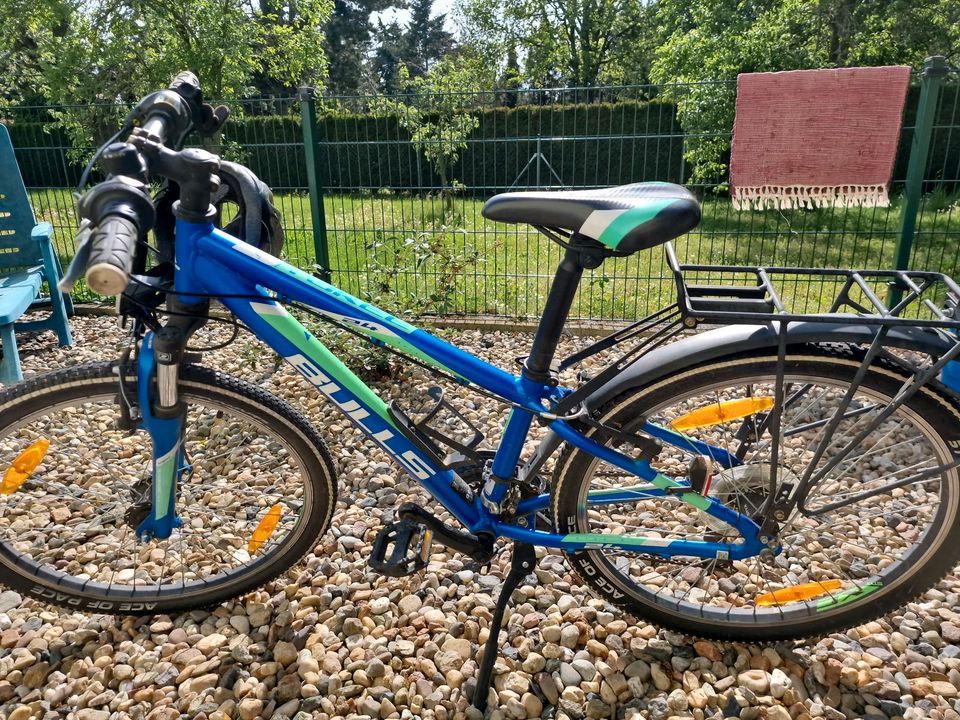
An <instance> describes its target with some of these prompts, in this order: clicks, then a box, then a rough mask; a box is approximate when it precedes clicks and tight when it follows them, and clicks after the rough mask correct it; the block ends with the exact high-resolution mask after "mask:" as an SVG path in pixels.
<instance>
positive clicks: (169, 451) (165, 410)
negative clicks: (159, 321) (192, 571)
mask: <svg viewBox="0 0 960 720" xmlns="http://www.w3.org/2000/svg"><path fill="white" fill-rule="evenodd" d="M184 342H185V341H184V338H183V332H182V331H181V330H180V329H179V328H177V327H163V328H160V329H159V330H158V331H157V332H155V333H154V332H147V333H146V334H145V335H144V336H143V340H142V341H141V345H140V352H139V354H138V356H137V400H138V404H139V405H140V414H141V420H140V427H141V428H143V429H144V430H146V431H147V432H148V433H149V434H150V439H151V440H152V442H153V467H152V483H151V491H150V514H149V515H147V517H146V518H144V520H143V521H142V522H141V523H140V524H139V525H138V526H137V535H138V536H139V537H140V539H141V540H149V539H153V538H157V539H166V538H169V537H170V535H171V533H172V532H173V530H174V528H177V527H180V525H181V524H182V523H181V520H180V518H179V517H178V516H177V513H176V497H177V484H178V482H179V480H180V477H181V475H182V474H183V473H184V472H185V471H187V469H188V468H187V464H186V454H185V452H184V447H183V437H184V427H185V420H186V405H185V404H184V403H182V402H181V401H180V397H179V392H178V387H177V375H178V372H179V368H180V362H181V360H182V359H183V347H184Z"/></svg>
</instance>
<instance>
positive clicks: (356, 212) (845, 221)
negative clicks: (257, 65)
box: [3, 63, 960, 321]
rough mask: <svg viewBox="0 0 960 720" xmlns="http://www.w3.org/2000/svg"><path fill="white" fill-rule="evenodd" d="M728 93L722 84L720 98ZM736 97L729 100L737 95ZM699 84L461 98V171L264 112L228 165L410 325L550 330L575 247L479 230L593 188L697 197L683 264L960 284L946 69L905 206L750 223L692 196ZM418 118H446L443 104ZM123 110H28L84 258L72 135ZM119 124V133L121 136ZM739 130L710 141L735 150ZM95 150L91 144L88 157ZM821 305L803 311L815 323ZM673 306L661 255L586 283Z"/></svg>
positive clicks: (395, 135)
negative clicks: (696, 218) (243, 171)
mask: <svg viewBox="0 0 960 720" xmlns="http://www.w3.org/2000/svg"><path fill="white" fill-rule="evenodd" d="M716 85H718V86H721V85H723V84H722V83H717V84H716ZM723 89H724V90H725V91H727V92H729V91H730V89H731V88H730V87H729V85H726V86H724V88H723ZM683 90H684V87H683V86H653V85H646V86H632V87H608V88H589V89H583V90H512V91H496V92H487V93H470V94H468V93H465V94H460V95H456V96H444V97H443V98H442V100H443V101H444V103H443V104H444V105H445V107H446V108H447V111H449V110H450V107H451V106H452V107H453V114H454V115H457V116H460V117H467V118H471V120H470V126H471V127H469V128H468V129H469V133H467V134H466V135H465V136H464V137H463V138H462V140H463V142H462V143H459V147H458V149H457V152H456V155H457V157H456V159H455V160H453V161H452V162H450V163H449V166H448V167H447V169H446V172H445V173H443V174H441V173H440V172H438V169H437V164H436V163H435V162H431V160H430V153H429V152H425V150H428V151H429V149H430V148H429V147H428V146H429V145H430V144H431V143H434V144H440V143H443V142H449V141H450V140H451V136H450V135H449V134H448V135H445V136H444V135H442V133H441V134H439V135H438V134H437V133H436V132H435V133H433V135H431V134H430V133H429V132H428V133H426V135H425V137H421V138H419V139H420V140H421V142H419V143H418V142H414V141H412V139H411V133H410V131H409V129H407V128H405V127H404V126H403V123H401V122H399V121H398V119H397V116H396V112H387V111H385V110H384V108H383V104H384V103H383V99H382V98H379V97H374V96H369V97H366V96H364V97H316V96H314V94H313V93H311V92H306V91H305V92H302V93H301V94H300V95H299V96H298V97H285V98H258V99H253V100H244V101H239V102H236V103H232V107H233V110H234V118H232V119H231V122H230V123H229V124H228V130H227V131H226V133H225V134H224V136H223V138H221V139H220V141H219V142H218V144H217V145H215V146H213V148H212V149H213V150H215V151H218V152H221V153H223V154H224V155H225V156H226V157H229V158H231V159H235V160H239V161H241V162H245V163H247V164H249V166H250V167H251V168H252V169H253V170H254V172H256V173H257V174H258V175H260V176H261V177H262V178H263V179H264V180H265V181H266V182H268V183H269V184H271V185H272V186H273V188H274V190H275V192H276V195H277V198H278V203H279V205H280V207H281V210H282V212H283V214H284V219H285V226H286V229H287V237H288V242H287V254H288V257H289V259H290V260H291V261H293V262H295V263H297V264H298V265H300V266H302V267H307V268H316V266H319V269H321V270H328V271H329V272H330V274H331V275H332V279H333V281H334V282H335V283H336V284H338V285H339V286H341V287H343V288H344V289H346V290H348V291H350V292H352V293H355V294H358V295H361V296H367V297H371V298H373V299H376V300H378V301H381V302H385V303H386V304H387V305H388V306H392V307H393V308H395V309H397V310H398V311H414V312H426V313H440V314H482V315H496V316H504V317H525V318H534V317H538V315H539V311H540V308H541V307H542V305H543V302H544V299H545V297H546V291H547V288H548V285H549V280H550V278H551V277H552V273H553V269H554V267H555V265H556V263H557V262H558V261H559V258H560V249H559V248H557V247H556V246H555V245H553V244H551V243H549V242H548V241H547V240H546V239H544V238H543V237H542V236H540V235H539V234H538V233H536V232H535V231H534V230H532V229H529V228H526V227H519V226H505V225H497V224H494V223H490V222H488V221H486V220H485V219H484V218H483V217H482V215H481V212H480V211H481V208H482V205H483V201H484V199H485V198H487V197H489V196H490V195H492V194H495V193H497V192H503V191H506V190H511V189H512V190H517V189H527V188H557V189H559V188H593V187H603V186H606V185H616V184H621V183H626V182H636V181H641V180H666V181H672V182H680V183H685V184H688V185H690V186H691V187H692V188H693V189H694V190H695V191H696V192H697V193H698V194H699V195H700V196H701V197H702V199H703V206H704V219H703V222H702V224H701V226H700V227H699V228H698V229H697V230H696V231H694V232H693V233H691V234H690V235H689V236H688V237H686V238H684V239H682V240H680V241H679V242H677V243H676V245H677V248H678V251H679V254H680V255H681V258H682V259H685V260H688V261H698V262H704V263H727V264H733V263H743V264H747V263H765V264H782V265H798V264H799V265H812V266H831V265H832V266H840V267H891V266H893V265H894V264H900V265H903V264H907V265H908V266H910V267H918V268H919V267H922V268H929V269H940V270H944V271H946V272H950V273H957V271H958V270H960V246H958V240H960V83H958V78H957V76H956V74H953V75H950V74H944V73H942V72H940V69H939V68H938V67H937V66H936V64H935V63H931V64H930V65H929V67H928V68H927V69H926V70H925V71H924V72H918V73H917V74H916V76H915V79H914V82H913V87H911V92H910V94H909V95H908V100H907V108H906V110H905V113H904V126H903V130H902V133H901V144H900V150H899V152H898V157H897V161H896V165H895V171H894V181H893V186H892V191H891V197H892V205H891V207H889V208H833V209H817V210H803V209H797V210H789V211H788V210H783V211H762V212H759V211H736V210H733V208H732V206H731V204H730V202H729V200H728V195H727V193H726V192H725V186H723V185H722V184H721V183H719V182H712V183H705V182H696V181H692V180H691V177H692V175H691V168H690V167H688V166H687V164H686V161H685V159H684V148H685V146H686V144H687V143H689V142H692V141H696V140H697V139H698V138H699V137H702V134H701V135H699V136H691V135H690V134H688V133H685V132H684V130H683V128H682V127H681V124H680V123H679V122H678V120H677V113H676V109H675V106H674V105H673V103H672V102H671V101H670V100H671V98H673V97H676V96H677V95H678V94H680V93H682V92H683ZM393 100H394V101H395V102H396V103H405V104H415V105H417V106H418V107H419V108H420V109H423V110H424V111H425V113H426V116H427V120H428V121H431V120H433V121H436V122H440V121H442V117H441V116H440V115H439V114H438V115H437V116H436V117H433V116H431V115H430V112H431V110H432V109H435V108H436V107H437V106H438V105H439V104H440V103H438V102H437V100H438V98H436V97H429V96H417V97H411V96H403V97H398V98H393ZM124 110H125V108H123V107H119V106H117V107H114V106H97V107H96V108H94V109H93V110H91V109H90V108H15V109H11V110H8V111H6V112H5V113H3V115H4V116H5V118H6V121H7V122H9V124H10V127H11V133H12V135H13V137H14V143H15V146H16V147H17V154H18V159H19V161H20V164H21V168H22V169H23V172H24V176H25V178H26V180H27V184H28V185H29V186H30V188H31V192H32V193H33V197H34V202H35V205H36V207H37V209H38V214H39V215H41V216H42V217H43V218H44V219H48V220H50V221H52V222H53V223H54V225H55V226H56V228H57V234H56V242H57V247H58V249H59V251H60V253H61V255H63V256H64V257H66V256H68V255H69V254H70V253H71V245H72V231H73V229H74V228H75V224H76V218H75V217H74V214H73V209H72V201H71V198H70V194H69V191H68V190H67V188H68V187H69V186H70V185H71V184H72V183H74V182H76V179H77V177H78V175H79V171H80V167H81V160H82V158H83V156H84V155H85V154H86V153H88V152H90V151H91V150H92V144H91V146H83V145H82V144H78V143H77V141H76V139H75V138H73V137H68V135H67V134H66V133H65V132H64V131H62V130H59V129H57V127H56V126H55V124H54V120H56V119H58V118H59V119H60V120H61V121H63V118H64V117H66V118H67V119H68V120H72V121H73V122H74V123H75V125H76V123H80V125H81V126H84V127H86V126H85V125H83V123H84V120H86V123H87V125H89V126H90V127H98V128H101V130H100V134H101V135H102V134H103V133H106V132H107V128H111V127H115V118H119V117H122V113H123V112H124ZM111 121H113V122H114V124H113V125H111ZM729 133H730V130H729V128H716V129H714V130H712V131H711V132H710V134H711V135H712V136H715V137H721V138H728V137H729ZM78 145H79V146H78ZM817 293H818V291H817V289H816V288H810V287H806V288H800V289H798V291H797V294H798V296H802V297H801V299H802V300H803V302H804V303H806V304H807V306H808V307H810V308H811V309H812V308H814V307H817V306H818V304H819V303H820V298H819V297H818V294H817ZM672 299H673V287H672V284H671V281H670V280H669V279H668V276H667V273H666V268H665V265H664V262H663V255H662V251H660V250H659V249H654V250H650V251H646V252H643V253H639V254H638V255H636V256H634V257H631V258H625V259H617V260H611V261H608V262H606V263H605V264H604V265H603V266H602V267H601V268H599V269H597V270H596V271H593V272H592V273H591V274H589V275H588V276H587V277H586V278H585V280H584V283H583V287H582V290H581V292H580V295H579V298H578V301H577V304H576V305H575V307H574V315H575V316H577V317H579V318H584V319H601V320H609V321H618V320H629V319H632V318H635V317H637V316H640V315H642V314H644V313H646V312H649V311H651V310H653V309H656V307H658V306H659V305H661V304H663V303H665V302H669V301H671V300H672Z"/></svg>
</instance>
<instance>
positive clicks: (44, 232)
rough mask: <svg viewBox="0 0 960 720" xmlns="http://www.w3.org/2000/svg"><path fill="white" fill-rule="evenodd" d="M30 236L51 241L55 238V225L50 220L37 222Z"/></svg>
mask: <svg viewBox="0 0 960 720" xmlns="http://www.w3.org/2000/svg"><path fill="white" fill-rule="evenodd" d="M30 237H31V238H32V239H34V240H46V241H47V242H50V241H51V240H52V239H53V225H51V224H50V223H48V222H42V223H37V224H36V225H34V226H33V230H31V231H30Z"/></svg>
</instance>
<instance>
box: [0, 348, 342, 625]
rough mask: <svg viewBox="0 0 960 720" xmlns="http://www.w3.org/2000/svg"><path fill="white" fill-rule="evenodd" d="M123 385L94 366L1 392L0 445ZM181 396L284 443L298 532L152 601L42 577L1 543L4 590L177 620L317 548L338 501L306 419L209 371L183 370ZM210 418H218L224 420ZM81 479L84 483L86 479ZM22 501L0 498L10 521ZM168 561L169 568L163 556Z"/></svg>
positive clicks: (139, 594) (132, 383) (111, 366)
mask: <svg viewBox="0 0 960 720" xmlns="http://www.w3.org/2000/svg"><path fill="white" fill-rule="evenodd" d="M118 379H119V370H118V368H117V365H116V363H94V364H88V365H82V366H77V367H72V368H66V369H63V370H59V371H55V372H52V373H48V374H45V375H41V376H39V377H37V378H34V379H31V380H28V381H26V382H24V383H21V384H18V385H16V386H13V387H11V388H9V389H7V390H6V391H4V392H2V393H0V443H2V442H3V440H4V438H7V437H8V436H10V435H11V433H15V432H16V430H17V428H19V427H22V426H24V425H25V423H27V422H29V421H30V419H31V418H37V417H43V413H44V412H45V411H46V410H48V409H50V408H57V407H68V408H69V407H71V403H78V404H79V403H82V402H85V401H89V400H91V399H96V398H110V399H111V400H113V401H114V402H115V399H116V397H117V394H118ZM126 383H127V386H128V389H129V390H130V391H131V392H135V388H136V377H135V376H133V375H129V376H128V377H127V378H126ZM180 390H181V396H182V398H183V400H184V401H185V402H186V403H187V404H188V406H190V404H191V401H205V402H207V403H210V404H211V405H210V407H213V408H226V409H227V410H230V411H236V413H238V416H239V417H242V418H243V419H244V420H245V421H247V422H249V423H250V425H251V426H252V427H256V426H257V423H259V424H260V427H262V428H263V429H264V432H265V433H267V432H269V434H270V435H271V437H281V438H282V441H283V442H284V443H285V447H286V449H287V450H286V451H287V452H288V453H290V455H289V457H291V458H293V460H291V461H290V462H296V463H297V465H296V466H297V467H299V468H301V469H302V483H303V488H304V490H303V497H304V498H305V499H304V501H303V503H302V505H303V511H302V513H300V514H299V515H298V516H297V517H296V518H295V519H294V520H293V522H294V525H293V529H292V530H291V532H290V533H289V534H288V535H286V536H284V538H283V542H282V544H279V543H278V544H277V547H278V548H279V549H278V550H277V551H275V552H274V551H273V550H272V549H271V550H270V552H269V553H267V554H264V555H263V556H262V557H257V558H256V561H255V562H254V561H251V564H250V566H249V567H248V568H246V569H245V570H243V571H242V572H238V573H236V574H232V575H230V576H229V577H226V578H225V579H223V580H222V581H215V582H214V581H210V582H204V583H202V587H194V588H191V589H189V590H187V589H186V583H184V590H183V591H182V592H181V593H179V594H178V593H177V592H176V591H175V589H171V588H167V589H164V588H163V587H162V585H163V579H164V578H163V576H162V575H161V577H160V580H159V582H158V589H157V590H156V592H155V593H154V594H153V596H151V593H150V592H149V591H147V590H145V589H144V588H140V589H138V588H137V587H136V582H134V585H133V591H132V592H131V591H130V590H129V587H128V586H127V587H126V589H124V586H119V587H113V580H112V579H111V583H110V586H108V591H107V592H104V591H102V590H101V589H99V588H98V583H96V582H93V581H88V582H87V583H85V584H84V583H80V584H79V585H78V584H77V583H71V582H67V581H65V580H64V579H63V578H57V577H56V574H55V573H54V574H52V575H51V574H48V573H49V568H47V567H45V566H44V567H43V568H42V572H41V571H38V570H37V568H35V567H34V568H31V567H30V565H31V562H27V558H26V557H25V556H24V555H22V554H18V553H17V551H16V550H15V549H13V546H12V545H13V540H12V538H7V537H2V538H0V583H2V584H4V585H7V586H8V587H11V588H13V589H15V590H17V591H18V592H20V593H22V594H23V595H25V596H28V597H31V598H35V599H37V600H41V601H43V602H45V603H49V604H54V605H59V606H62V607H66V608H68V609H70V610H80V611H85V612H97V613H113V614H122V615H140V614H158V613H166V614H172V613H178V612H183V611H186V610H191V609H196V608H205V607H211V606H214V605H217V604H220V603H222V602H224V601H226V600H229V599H231V598H234V597H237V596H239V595H242V594H244V593H247V592H250V591H252V590H254V589H256V588H258V587H261V586H262V585H264V584H265V583H267V582H268V581H270V580H272V579H274V578H276V577H277V576H279V575H281V574H282V573H283V572H285V571H286V570H287V569H288V568H290V567H291V566H293V565H295V564H296V563H297V562H299V561H300V560H301V559H302V557H303V556H304V555H305V554H306V553H307V552H308V551H309V550H310V549H311V548H313V547H314V545H315V543H316V540H317V538H319V537H320V536H321V535H322V534H323V533H324V532H325V531H326V530H327V528H328V527H329V524H330V520H331V517H332V514H333V509H334V504H335V498H336V472H335V466H334V464H333V460H332V458H331V456H330V453H329V451H328V450H327V448H326V445H325V443H324V441H323V439H322V438H321V436H320V435H319V434H318V432H317V430H316V429H315V428H314V427H313V426H312V425H311V424H310V423H309V422H308V421H307V419H306V418H305V417H304V416H303V415H302V414H301V413H299V412H298V411H297V410H295V409H294V408H293V407H292V406H290V405H289V404H288V403H286V402H285V401H283V400H282V399H280V398H278V397H276V396H275V395H271V394H270V393H267V392H265V391H264V390H262V389H260V388H258V387H256V386H254V385H251V384H249V383H247V382H245V381H243V380H240V379H238V378H235V377H232V376H229V375H226V374H224V373H221V372H218V371H214V370H211V369H208V368H204V367H200V366H195V365H184V366H182V367H181V380H180ZM117 410H119V408H118V407H117ZM221 412H225V411H221ZM213 417H215V418H220V417H221V415H220V414H215V415H213ZM146 452H148V450H147V451H146ZM285 457H287V456H285ZM2 461H3V462H4V463H6V464H7V465H9V463H10V458H9V457H4V458H2ZM7 465H5V467H6V466H7ZM283 467H284V468H286V467H287V465H284V466H283ZM42 470H43V466H42V465H41V466H40V468H39V470H38V475H39V477H38V480H37V482H38V483H42V482H43V477H42ZM148 477H149V475H148ZM76 480H77V482H80V483H81V484H82V481H83V478H82V477H78V478H77V479H76ZM291 482H294V481H291ZM182 489H183V488H182V487H181V490H182ZM17 498H18V494H17V493H14V494H12V495H8V496H6V497H0V508H2V507H3V506H4V505H5V504H6V507H7V509H8V510H9V511H10V512H9V514H11V515H12V516H14V517H15V515H14V514H13V509H14V508H15V507H16V506H15V505H10V503H16V501H17ZM183 510H189V508H178V512H182V511H183ZM3 517H4V513H3V512H0V529H2V528H3V527H4V526H5V525H6V523H5V522H4V521H3ZM4 535H6V532H4ZM163 562H166V556H164V560H163ZM32 564H33V565H37V563H32ZM114 572H115V571H114ZM102 584H103V583H100V584H99V585H102Z"/></svg>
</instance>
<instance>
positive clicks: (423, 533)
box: [367, 520, 433, 577]
mask: <svg viewBox="0 0 960 720" xmlns="http://www.w3.org/2000/svg"><path fill="white" fill-rule="evenodd" d="M432 544H433V531H432V530H431V529H430V528H428V527H425V526H423V525H421V524H420V523H415V522H411V521H410V520H400V521H399V522H395V523H393V524H392V525H387V526H386V527H385V528H383V529H382V530H381V531H380V532H379V533H377V537H376V538H375V539H374V541H373V549H372V550H371V552H370V558H369V560H368V561H367V562H368V563H369V564H370V567H371V568H372V569H373V570H375V571H376V572H378V573H380V574H381V575H386V576H388V577H404V576H405V575H412V574H413V573H415V572H417V571H418V570H422V569H423V568H425V567H426V566H427V563H428V562H429V561H430V546H431V545H432Z"/></svg>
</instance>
